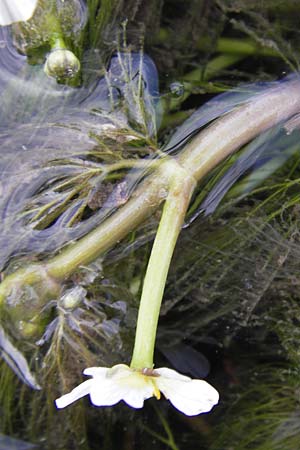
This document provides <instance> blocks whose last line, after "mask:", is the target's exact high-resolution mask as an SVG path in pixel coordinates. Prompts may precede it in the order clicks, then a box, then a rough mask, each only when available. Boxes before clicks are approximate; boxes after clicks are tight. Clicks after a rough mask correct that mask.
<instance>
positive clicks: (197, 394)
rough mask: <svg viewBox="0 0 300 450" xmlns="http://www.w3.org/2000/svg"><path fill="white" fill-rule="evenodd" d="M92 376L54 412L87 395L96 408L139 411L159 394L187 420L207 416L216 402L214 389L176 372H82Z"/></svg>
mask: <svg viewBox="0 0 300 450" xmlns="http://www.w3.org/2000/svg"><path fill="white" fill-rule="evenodd" d="M83 373H84V374H85V375H90V376H92V378H91V379H89V380H87V381H84V382H83V383H81V384H80V385H79V386H77V387H76V388H75V389H73V390H72V391H71V392H70V393H69V394H65V395H63V396H62V397H60V398H58V399H57V400H56V406H57V408H64V407H65V406H68V405H70V404H71V403H73V402H75V401H76V400H78V399H79V398H81V397H84V396H85V395H89V396H90V399H91V402H92V404H93V405H95V406H112V405H115V404H116V403H118V402H119V401H121V400H123V401H124V402H125V403H127V404H128V405H129V406H132V407H133V408H142V407H143V405H144V400H147V399H148V398H150V397H153V396H154V397H156V398H157V399H159V398H160V393H161V392H162V393H163V395H164V396H165V397H166V398H167V399H168V400H170V402H171V403H172V405H173V406H175V408H177V409H178V410H179V411H181V412H182V413H184V414H186V415H187V416H195V415H197V414H201V413H206V412H208V411H210V410H211V409H212V407H213V406H214V405H216V404H217V403H218V401H219V394H218V392H217V391H216V389H215V388H213V387H212V386H211V385H210V384H208V383H207V382H206V381H204V380H193V379H191V378H189V377H187V376H185V375H181V374H180V373H178V372H176V371H175V370H172V369H168V368H165V367H162V368H160V369H142V370H137V369H132V368H130V367H128V366H126V365H125V364H118V365H116V366H113V367H112V368H107V367H89V368H87V369H85V370H84V372H83Z"/></svg>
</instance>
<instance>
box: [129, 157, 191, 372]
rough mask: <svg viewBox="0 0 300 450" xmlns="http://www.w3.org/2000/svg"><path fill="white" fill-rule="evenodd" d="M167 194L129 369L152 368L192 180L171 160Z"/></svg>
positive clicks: (148, 272)
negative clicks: (161, 311)
mask: <svg viewBox="0 0 300 450" xmlns="http://www.w3.org/2000/svg"><path fill="white" fill-rule="evenodd" d="M169 167H170V169H171V170H172V172H173V175H172V176H171V180H170V186H169V193H168V196H167V198H166V200H165V204H164V208H163V212H162V216H161V219H160V223H159V227H158V230H157V233H156V237H155V240H154V244H153V247H152V251H151V255H150V259H149V263H148V267H147V271H146V275H145V279H144V284H143V291H142V296H141V301H140V306H139V312H138V320H137V327H136V334H135V344H134V351H133V356H132V360H131V364H130V367H131V368H135V369H142V368H145V367H147V368H152V367H153V354H154V346H155V338H156V330H157V324H158V318H159V312H160V307H161V302H162V298H163V293H164V289H165V284H166V279H167V274H168V270H169V266H170V263H171V258H172V255H173V251H174V248H175V245H176V241H177V238H178V235H179V233H180V230H181V227H182V224H183V221H184V217H185V213H186V210H187V208H188V205H189V203H190V198H191V195H192V192H193V190H194V188H195V186H196V181H195V180H194V179H193V178H192V177H191V176H190V175H189V174H188V173H187V172H186V171H185V170H184V169H183V168H181V167H180V166H179V164H178V163H176V162H175V161H173V163H172V164H170V165H169Z"/></svg>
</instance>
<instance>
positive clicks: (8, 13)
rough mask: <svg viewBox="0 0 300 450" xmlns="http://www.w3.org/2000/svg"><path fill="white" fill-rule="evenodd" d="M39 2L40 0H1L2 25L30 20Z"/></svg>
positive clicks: (0, 17) (0, 23) (0, 18)
mask: <svg viewBox="0 0 300 450" xmlns="http://www.w3.org/2000/svg"><path fill="white" fill-rule="evenodd" d="M37 2H38V0H0V25H2V26H6V25H11V24H12V23H14V22H24V21H26V20H29V19H30V18H31V16H32V15H33V12H34V10H35V8H36V5H37Z"/></svg>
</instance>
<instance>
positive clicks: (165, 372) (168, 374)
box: [154, 367, 191, 381]
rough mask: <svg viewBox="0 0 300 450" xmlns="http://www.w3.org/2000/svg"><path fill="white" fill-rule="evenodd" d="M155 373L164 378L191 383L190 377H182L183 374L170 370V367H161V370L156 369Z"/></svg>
mask: <svg viewBox="0 0 300 450" xmlns="http://www.w3.org/2000/svg"><path fill="white" fill-rule="evenodd" d="M154 373H155V374H158V375H160V376H161V377H163V378H170V379H174V380H181V381H191V378H190V377H187V376H186V375H182V374H181V373H178V372H176V370H173V369H168V367H161V368H160V369H154Z"/></svg>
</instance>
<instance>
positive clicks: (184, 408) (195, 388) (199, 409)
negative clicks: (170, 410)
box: [156, 377, 219, 416]
mask: <svg viewBox="0 0 300 450" xmlns="http://www.w3.org/2000/svg"><path fill="white" fill-rule="evenodd" d="M156 384H157V386H158V388H159V389H160V390H161V392H162V393H163V394H164V396H165V397H166V398H167V399H169V400H170V402H171V403H172V405H173V406H175V408H177V409H178V410H179V411H181V412H183V413H184V414H186V415H187V416H195V415H197V414H201V413H205V412H208V411H210V410H211V409H212V407H213V406H214V405H216V404H217V403H218V401H219V394H218V391H216V389H215V388H213V387H212V386H211V385H210V384H208V383H207V382H206V381H204V380H190V381H184V380H182V381H180V380H176V379H168V378H165V377H158V378H157V381H156Z"/></svg>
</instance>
